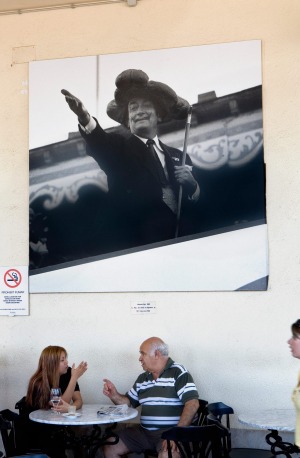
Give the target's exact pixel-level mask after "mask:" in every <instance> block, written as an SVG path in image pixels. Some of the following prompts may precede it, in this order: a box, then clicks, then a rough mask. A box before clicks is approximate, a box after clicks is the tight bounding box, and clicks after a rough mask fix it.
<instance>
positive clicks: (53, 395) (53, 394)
mask: <svg viewBox="0 0 300 458" xmlns="http://www.w3.org/2000/svg"><path fill="white" fill-rule="evenodd" d="M60 398H61V389H60V388H51V391H50V402H51V404H52V405H53V406H54V407H57V406H58V404H59V403H60ZM55 413H57V414H59V413H60V412H55Z"/></svg>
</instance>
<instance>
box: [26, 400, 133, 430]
mask: <svg viewBox="0 0 300 458" xmlns="http://www.w3.org/2000/svg"><path fill="white" fill-rule="evenodd" d="M108 407H110V408H112V407H118V406H107V405H99V404H84V405H83V406H82V408H81V409H80V410H78V411H77V414H79V416H77V417H75V418H72V417H69V416H67V415H66V414H57V413H56V412H54V411H53V410H44V409H40V410H35V411H34V412H31V413H30V415H29V418H30V420H32V421H36V422H38V423H47V424H48V425H72V426H86V425H103V424H109V423H118V422H120V421H125V420H131V419H133V418H135V417H137V415H138V411H137V410H136V409H133V408H132V407H127V406H126V407H127V408H126V409H125V408H124V411H123V412H122V413H120V414H118V415H114V414H113V412H110V413H109V414H107V415H103V414H102V415H98V414H97V412H98V411H99V410H104V409H107V408H108Z"/></svg>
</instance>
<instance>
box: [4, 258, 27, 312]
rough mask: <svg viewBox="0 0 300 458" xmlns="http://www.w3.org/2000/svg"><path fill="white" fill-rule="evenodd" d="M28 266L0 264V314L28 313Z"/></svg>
mask: <svg viewBox="0 0 300 458" xmlns="http://www.w3.org/2000/svg"><path fill="white" fill-rule="evenodd" d="M28 305H29V304H28V266H13V267H9V266H6V267H5V266H0V315H9V316H15V315H28V314H29V307H28Z"/></svg>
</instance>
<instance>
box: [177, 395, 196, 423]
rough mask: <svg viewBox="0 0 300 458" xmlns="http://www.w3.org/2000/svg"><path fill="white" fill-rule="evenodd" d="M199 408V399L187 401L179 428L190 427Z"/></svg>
mask: <svg viewBox="0 0 300 458" xmlns="http://www.w3.org/2000/svg"><path fill="white" fill-rule="evenodd" d="M198 408H199V401H198V399H191V400H190V401H187V402H186V403H185V405H184V408H183V411H182V414H181V416H180V419H179V422H178V426H190V424H191V423H192V421H193V419H194V416H195V414H196V412H197V410H198Z"/></svg>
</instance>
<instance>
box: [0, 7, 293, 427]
mask: <svg viewBox="0 0 300 458" xmlns="http://www.w3.org/2000/svg"><path fill="white" fill-rule="evenodd" d="M299 17H300V3H299V0H288V1H286V0H264V1H261V0H252V1H249V0H163V1H162V0H140V1H139V2H138V5H137V6H136V7H133V8H130V7H128V6H127V4H126V2H125V3H124V4H115V5H102V6H94V7H86V8H78V9H72V10H61V11H49V12H41V13H30V14H22V15H15V16H13V15H12V16H3V17H0V56H1V58H0V81H1V86H0V87H1V90H0V106H1V110H0V132H1V135H0V138H1V142H0V157H1V168H0V208H1V211H0V265H3V266H6V265H9V266H11V265H25V264H27V262H28V254H27V252H28V245H27V244H28V112H27V109H28V93H24V89H26V88H27V86H26V85H25V86H24V82H25V84H26V81H27V80H28V64H27V63H26V62H28V61H29V60H31V59H33V58H35V59H36V60H43V59H54V58H63V57H74V56H84V55H95V54H101V53H111V52H113V53H115V52H128V51H139V50H147V49H155V48H166V47H178V46H192V45H201V44H209V43H221V42H230V41H240V40H252V39H261V40H262V49H263V89H264V92H263V110H264V134H265V161H266V165H267V214H268V231H269V249H270V257H269V261H270V283H269V290H268V291H267V292H239V293H220V292H218V293H213V292H209V293H205V292H201V293H138V294H134V293H127V294H120V293H119V294H117V293H115V294H108V293H107V294H51V295H46V294H44V295H43V294H36V295H31V297H30V316H28V317H14V318H12V317H3V316H2V317H0V326H1V333H0V387H1V390H0V409H3V408H13V407H14V403H15V401H16V400H18V399H19V398H20V397H21V396H22V395H23V394H24V393H25V390H26V385H27V382H28V379H29V377H30V375H31V374H32V373H33V371H34V370H35V368H36V365H37V360H38V357H39V354H40V352H41V350H42V349H43V348H44V347H45V346H47V345H50V344H52V345H53V344H58V345H62V346H65V347H66V348H67V350H68V352H69V356H70V358H69V359H70V362H71V363H72V362H73V361H75V362H79V361H80V360H82V359H86V360H87V361H88V363H89V370H88V372H87V373H86V375H85V376H84V378H82V380H81V381H80V385H81V390H82V393H83V396H84V399H85V401H86V402H97V401H99V402H100V401H101V400H103V397H102V392H101V391H102V389H101V387H102V378H103V377H104V376H105V377H111V378H112V380H114V381H115V382H116V384H117V386H118V387H119V389H120V391H125V390H126V389H127V388H128V387H129V386H130V384H131V383H132V382H133V380H134V379H135V376H136V375H137V374H138V373H139V371H140V366H139V363H138V348H139V344H140V342H141V341H142V340H143V339H144V338H146V337H149V336H151V335H158V336H160V337H162V338H163V339H165V340H166V341H167V342H168V343H169V345H170V348H171V355H172V356H173V357H174V358H176V360H178V361H180V362H182V363H184V364H185V365H186V366H187V367H188V368H189V369H190V370H191V372H192V374H193V375H194V378H195V380H196V382H197V385H198V387H199V392H200V396H201V397H203V398H206V399H208V400H209V401H218V400H222V401H223V402H226V403H229V404H231V405H232V406H233V407H234V409H235V411H236V413H239V412H243V411H245V409H248V408H250V407H251V408H259V407H266V408H268V407H272V406H277V407H281V408H284V407H292V405H291V401H290V393H291V390H292V388H293V386H294V384H295V382H296V377H297V372H298V367H299V364H298V362H297V361H296V360H293V359H292V358H291V356H290V354H289V349H288V347H287V344H286V340H287V339H288V337H289V334H290V330H289V326H290V324H291V323H292V322H293V321H294V320H295V319H297V318H299V317H300V308H299V307H298V301H299V299H298V296H299V291H300V267H299V261H300V259H299V229H300V228H299V210H300V208H299V207H300V201H299V184H300V176H299V167H298V165H299V163H300V162H299V161H300V160H299V149H300V147H299V143H300V129H299V125H300V115H299V106H300V105H299V97H300V83H299V81H300V67H299V49H300V27H299ZM20 47H21V48H22V47H26V48H24V49H14V48H20ZM34 55H35V57H34ZM16 60H17V61H18V62H23V61H24V63H17V64H14V63H13V61H16ZM192 71H193V70H192V68H191V72H192ZM203 71H204V72H205V68H203ZM45 90H47V84H46V81H45ZM25 92H26V91H25ZM45 122H47V120H45ZM49 129H51V125H49ZM199 275H201V272H199ZM138 300H152V301H156V305H157V313H156V314H152V315H150V316H147V317H145V316H133V315H131V313H130V302H131V301H138ZM57 314H59V319H58V320H57V319H56V318H55V317H56V316H57ZM236 426H238V424H236Z"/></svg>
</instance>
